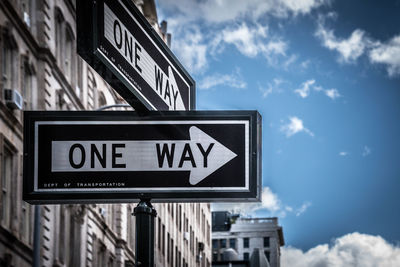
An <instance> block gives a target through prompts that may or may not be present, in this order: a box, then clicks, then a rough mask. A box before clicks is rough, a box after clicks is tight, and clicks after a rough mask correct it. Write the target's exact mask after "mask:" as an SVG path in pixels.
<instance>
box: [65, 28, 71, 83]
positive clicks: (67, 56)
mask: <svg viewBox="0 0 400 267" xmlns="http://www.w3.org/2000/svg"><path fill="white" fill-rule="evenodd" d="M73 55H74V37H73V33H72V30H71V28H70V27H69V26H67V27H66V30H65V50H64V62H63V63H64V73H65V76H66V78H67V80H68V81H69V82H70V83H72V73H73Z"/></svg>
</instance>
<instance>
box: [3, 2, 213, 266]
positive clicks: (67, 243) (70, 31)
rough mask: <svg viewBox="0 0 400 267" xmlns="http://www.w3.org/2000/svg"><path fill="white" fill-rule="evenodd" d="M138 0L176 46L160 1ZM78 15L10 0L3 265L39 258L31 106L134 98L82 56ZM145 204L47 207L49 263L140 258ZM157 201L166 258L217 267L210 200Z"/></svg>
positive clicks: (159, 261) (160, 256)
mask: <svg viewBox="0 0 400 267" xmlns="http://www.w3.org/2000/svg"><path fill="white" fill-rule="evenodd" d="M134 2H135V4H136V5H137V6H138V8H139V9H140V10H141V11H142V12H143V14H144V15H145V16H146V18H147V19H148V21H149V22H150V24H151V25H152V26H153V27H154V29H155V30H156V32H158V33H159V35H160V36H161V38H162V39H163V40H164V41H165V42H167V43H168V44H169V43H170V40H171V36H170V35H169V34H168V33H167V24H166V22H163V23H161V25H159V24H158V17H157V12H156V6H155V1H154V0H136V1H134ZM75 19H76V2H75V1H74V0H63V1H61V0H57V1H56V0H1V1H0V73H1V77H0V175H1V179H0V188H1V190H0V266H18V267H24V266H32V261H33V256H32V255H33V249H34V248H33V235H34V215H35V209H34V207H33V206H31V205H29V204H27V203H25V202H24V201H22V170H23V162H22V161H23V155H22V153H23V111H24V110H95V109H98V108H100V107H103V106H107V105H113V104H120V103H124V101H123V99H122V98H121V97H120V96H119V95H118V94H117V93H116V92H115V91H114V90H112V88H110V87H109V85H108V84H107V83H105V82H104V81H103V79H102V78H101V77H100V76H99V75H98V74H97V73H96V72H95V71H94V70H93V69H91V67H90V66H89V65H87V64H86V63H85V62H84V61H83V60H82V59H80V57H79V56H78V55H77V54H76V36H77V33H76V21H75ZM136 204H137V203H133V204H116V205H111V204H92V205H44V206H40V208H39V209H38V210H39V211H40V212H39V213H38V214H40V220H39V221H40V228H39V229H40V231H39V236H40V266H52V267H56V266H74V267H77V266H88V267H90V266H110V267H114V266H115V267H116V266H135V265H134V262H135V217H133V216H132V215H131V213H132V211H133V208H134V207H135V206H136ZM154 206H155V208H156V210H157V213H158V215H157V218H155V243H156V248H155V262H156V266H183V267H187V266H201V267H203V266H204V267H206V266H210V265H211V247H210V245H211V244H210V238H211V222H210V218H211V216H210V214H211V212H210V205H209V204H200V203H196V204H194V203H188V204H155V205H154Z"/></svg>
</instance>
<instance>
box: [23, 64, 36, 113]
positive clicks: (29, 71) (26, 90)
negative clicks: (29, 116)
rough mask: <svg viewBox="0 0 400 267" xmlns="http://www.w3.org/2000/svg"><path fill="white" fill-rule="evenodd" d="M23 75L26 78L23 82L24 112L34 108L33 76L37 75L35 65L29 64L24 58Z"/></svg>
mask: <svg viewBox="0 0 400 267" xmlns="http://www.w3.org/2000/svg"><path fill="white" fill-rule="evenodd" d="M23 61H24V63H23V67H24V70H23V73H24V77H23V78H22V80H21V83H22V84H21V85H22V86H21V90H22V97H23V98H24V107H23V108H24V110H30V109H32V108H33V103H32V102H33V99H32V98H33V92H32V91H33V77H34V76H33V75H34V73H35V71H34V68H33V65H32V64H30V63H29V61H28V58H27V57H25V58H24V60H23Z"/></svg>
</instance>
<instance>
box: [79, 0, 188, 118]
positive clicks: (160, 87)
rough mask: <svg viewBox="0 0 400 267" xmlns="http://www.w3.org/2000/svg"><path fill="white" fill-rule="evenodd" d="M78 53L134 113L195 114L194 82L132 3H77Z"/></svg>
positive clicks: (117, 0)
mask: <svg viewBox="0 0 400 267" xmlns="http://www.w3.org/2000/svg"><path fill="white" fill-rule="evenodd" d="M77 32H78V53H79V55H80V56H81V57H82V58H83V59H85V60H86V61H87V62H88V63H89V64H90V65H91V66H92V67H93V68H94V69H95V70H96V71H97V72H98V73H99V74H100V75H101V76H102V77H103V78H104V79H105V80H107V82H108V83H110V84H111V86H112V87H113V88H114V89H116V90H117V91H118V92H119V93H120V94H121V96H122V97H124V99H125V100H126V101H127V102H128V103H130V104H131V105H132V106H133V107H134V108H135V109H137V110H141V109H147V110H193V109H194V108H195V89H194V80H193V79H192V78H191V77H190V75H189V74H188V73H187V72H186V71H185V69H184V68H183V67H182V66H181V64H180V63H179V61H178V60H177V59H176V58H175V56H174V55H173V53H172V52H171V51H170V49H169V48H168V47H167V46H166V45H165V43H164V42H163V41H162V40H161V38H160V37H159V36H158V34H157V33H156V32H155V31H154V29H153V28H152V27H151V25H150V24H149V23H148V22H147V20H146V18H144V16H143V15H142V14H141V13H140V11H139V10H138V9H137V8H136V6H135V5H134V4H133V1H130V0H96V1H95V0H80V1H77Z"/></svg>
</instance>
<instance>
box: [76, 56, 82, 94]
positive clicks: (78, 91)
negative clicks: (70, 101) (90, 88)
mask: <svg viewBox="0 0 400 267" xmlns="http://www.w3.org/2000/svg"><path fill="white" fill-rule="evenodd" d="M76 60H77V75H78V77H77V85H76V88H75V93H76V95H77V96H78V97H81V96H82V89H83V84H82V81H83V77H82V72H83V62H82V59H81V58H80V57H77V58H76Z"/></svg>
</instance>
